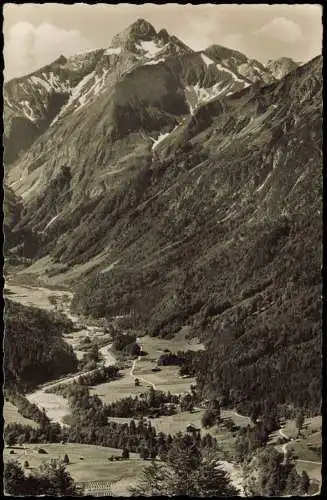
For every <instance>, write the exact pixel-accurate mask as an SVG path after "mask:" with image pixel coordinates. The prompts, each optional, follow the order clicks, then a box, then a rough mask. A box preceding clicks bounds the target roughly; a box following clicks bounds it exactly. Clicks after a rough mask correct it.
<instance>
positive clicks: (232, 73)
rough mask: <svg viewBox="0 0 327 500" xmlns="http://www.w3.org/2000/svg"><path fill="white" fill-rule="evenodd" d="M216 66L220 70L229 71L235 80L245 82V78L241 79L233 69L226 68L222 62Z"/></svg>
mask: <svg viewBox="0 0 327 500" xmlns="http://www.w3.org/2000/svg"><path fill="white" fill-rule="evenodd" d="M216 67H217V69H218V71H222V72H226V73H229V74H230V75H231V76H232V78H233V80H234V82H239V83H244V80H241V79H240V78H238V77H237V76H236V75H235V73H234V72H233V71H231V70H230V69H228V68H226V67H225V66H222V65H221V64H219V63H218V64H217V65H216Z"/></svg>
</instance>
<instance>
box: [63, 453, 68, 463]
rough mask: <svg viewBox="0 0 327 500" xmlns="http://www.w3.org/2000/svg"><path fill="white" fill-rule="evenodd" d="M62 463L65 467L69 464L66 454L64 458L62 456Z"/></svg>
mask: <svg viewBox="0 0 327 500" xmlns="http://www.w3.org/2000/svg"><path fill="white" fill-rule="evenodd" d="M63 462H64V464H66V465H68V464H69V457H68V455H67V453H66V454H65V456H64V459H63Z"/></svg>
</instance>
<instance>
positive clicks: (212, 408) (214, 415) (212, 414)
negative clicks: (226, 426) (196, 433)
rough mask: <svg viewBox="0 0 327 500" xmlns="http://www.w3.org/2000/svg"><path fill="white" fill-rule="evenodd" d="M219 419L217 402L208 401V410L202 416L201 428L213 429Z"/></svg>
mask: <svg viewBox="0 0 327 500" xmlns="http://www.w3.org/2000/svg"><path fill="white" fill-rule="evenodd" d="M220 420H221V418H220V404H219V401H218V400H215V399H214V400H212V401H210V405H209V408H207V409H206V410H205V412H204V413H203V415H202V425H203V427H205V428H207V427H213V426H214V425H216V424H219V422H220Z"/></svg>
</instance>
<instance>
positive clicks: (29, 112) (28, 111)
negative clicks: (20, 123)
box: [22, 100, 36, 122]
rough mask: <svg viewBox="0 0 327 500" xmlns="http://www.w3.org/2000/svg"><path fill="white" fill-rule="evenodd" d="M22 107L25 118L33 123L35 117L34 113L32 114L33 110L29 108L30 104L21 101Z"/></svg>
mask: <svg viewBox="0 0 327 500" xmlns="http://www.w3.org/2000/svg"><path fill="white" fill-rule="evenodd" d="M22 105H23V112H24V114H25V116H26V118H28V119H29V120H31V121H32V122H35V121H36V117H35V115H34V112H33V109H32V108H31V105H30V103H29V102H28V101H26V100H25V101H22Z"/></svg>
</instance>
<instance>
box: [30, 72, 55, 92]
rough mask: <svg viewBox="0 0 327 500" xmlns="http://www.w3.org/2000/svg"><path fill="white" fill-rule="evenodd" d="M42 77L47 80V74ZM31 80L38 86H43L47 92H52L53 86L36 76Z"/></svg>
mask: <svg viewBox="0 0 327 500" xmlns="http://www.w3.org/2000/svg"><path fill="white" fill-rule="evenodd" d="M42 75H43V76H44V77H45V78H46V75H45V73H42ZM31 80H32V81H33V82H34V83H36V85H41V86H42V87H44V88H45V90H46V91H47V92H51V85H49V84H48V82H47V81H45V80H42V78H39V77H38V76H35V75H33V76H31Z"/></svg>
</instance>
